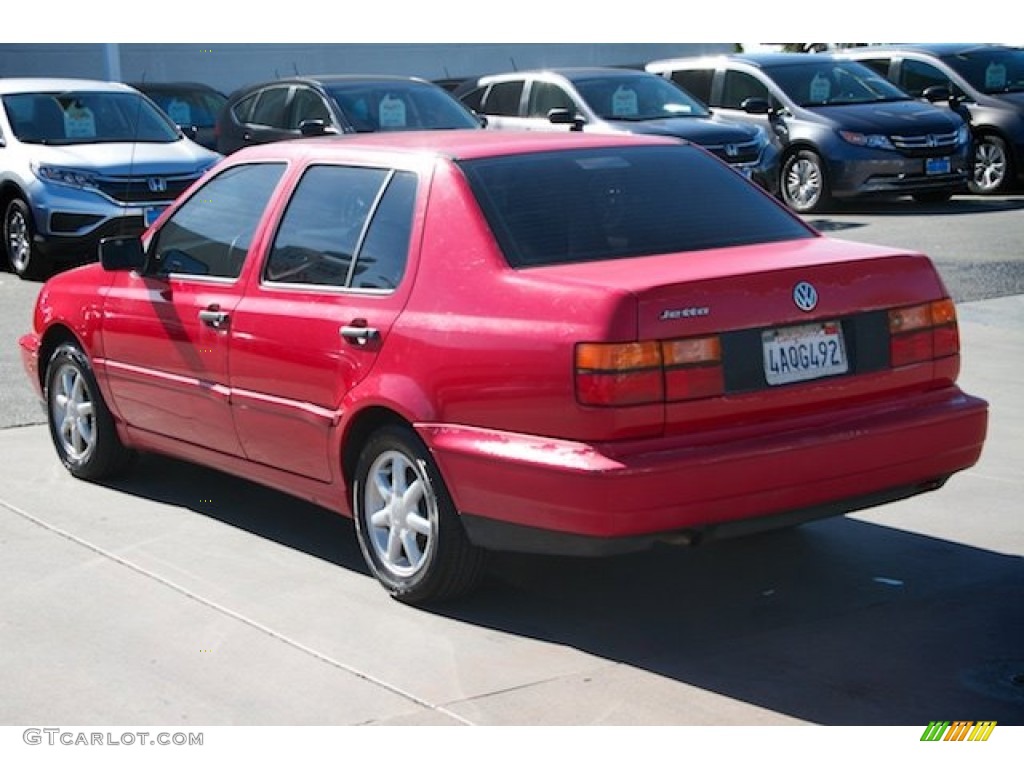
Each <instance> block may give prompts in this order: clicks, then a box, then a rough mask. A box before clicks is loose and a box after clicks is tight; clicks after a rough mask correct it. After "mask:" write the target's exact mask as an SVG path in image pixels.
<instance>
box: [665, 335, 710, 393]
mask: <svg viewBox="0 0 1024 768" xmlns="http://www.w3.org/2000/svg"><path fill="white" fill-rule="evenodd" d="M661 353H662V359H663V360H664V365H665V399H666V400H669V401H676V400H694V399H697V398H701V397H714V396H715V395H720V394H722V392H723V391H724V389H725V378H724V376H723V373H722V344H721V342H720V341H719V339H718V337H717V336H707V337H704V338H700V339H673V340H672V341H663V342H662V343H661Z"/></svg>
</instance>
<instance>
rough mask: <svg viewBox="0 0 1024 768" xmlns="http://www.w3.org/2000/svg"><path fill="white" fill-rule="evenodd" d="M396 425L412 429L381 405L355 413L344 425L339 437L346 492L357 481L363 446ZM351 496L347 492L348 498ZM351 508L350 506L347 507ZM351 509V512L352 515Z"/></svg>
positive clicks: (409, 424)
mask: <svg viewBox="0 0 1024 768" xmlns="http://www.w3.org/2000/svg"><path fill="white" fill-rule="evenodd" d="M390 425H396V426H403V427H408V428H410V429H412V423H411V422H410V421H409V420H408V419H407V418H405V417H403V416H402V415H401V414H399V413H398V412H397V411H394V410H392V409H391V408H387V407H385V406H381V405H372V406H368V407H365V408H362V409H360V410H359V411H358V412H355V413H353V414H352V415H351V416H350V417H349V418H348V420H347V421H346V422H345V423H344V425H343V428H342V429H341V431H340V433H339V436H340V439H341V445H340V456H341V473H342V477H343V478H344V481H345V488H346V491H350V490H351V488H352V485H353V483H354V481H355V476H356V467H357V465H358V464H359V456H360V454H361V453H362V451H363V446H365V445H366V441H367V440H369V439H370V436H371V435H372V434H373V433H374V432H376V431H378V430H379V429H382V428H384V427H386V426H390ZM348 495H349V494H348V493H347V492H346V497H347V496H348ZM346 506H350V505H346ZM351 511H352V510H351V508H349V512H350V513H351Z"/></svg>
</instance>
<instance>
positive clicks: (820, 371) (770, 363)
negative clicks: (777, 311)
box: [761, 321, 850, 386]
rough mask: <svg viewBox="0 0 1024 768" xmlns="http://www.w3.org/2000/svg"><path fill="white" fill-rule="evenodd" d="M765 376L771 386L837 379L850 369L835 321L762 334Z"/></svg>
mask: <svg viewBox="0 0 1024 768" xmlns="http://www.w3.org/2000/svg"><path fill="white" fill-rule="evenodd" d="M761 342H762V345H763V348H764V377H765V380H766V381H767V382H768V383H769V384H770V385H772V386H776V385H778V384H792V383H793V382H797V381H808V380H810V379H818V378H821V377H823V376H836V375H838V374H841V373H846V372H847V371H848V370H850V364H849V361H848V360H847V357H846V345H845V344H844V343H843V329H842V326H841V325H840V324H839V323H838V322H836V321H830V322H824V323H811V324H809V325H799V326H793V327H790V328H772V329H770V330H767V331H763V332H762V334H761Z"/></svg>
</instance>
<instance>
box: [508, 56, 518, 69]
mask: <svg viewBox="0 0 1024 768" xmlns="http://www.w3.org/2000/svg"><path fill="white" fill-rule="evenodd" d="M508 60H509V61H511V62H512V71H513V72H518V71H519V67H517V66H516V57H515V56H509V57H508Z"/></svg>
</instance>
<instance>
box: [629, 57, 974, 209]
mask: <svg viewBox="0 0 1024 768" xmlns="http://www.w3.org/2000/svg"><path fill="white" fill-rule="evenodd" d="M647 70H648V71H649V72H654V73H656V74H659V75H661V76H663V77H666V78H669V79H671V80H673V81H675V82H676V83H678V84H679V85H681V86H682V87H683V88H685V89H686V90H688V91H689V92H690V93H693V94H694V95H695V96H697V97H698V98H700V99H702V100H703V101H705V102H706V103H707V104H709V105H710V106H711V107H713V108H714V109H715V112H716V113H717V114H719V115H722V116H723V117H727V118H729V119H732V120H744V121H746V122H750V123H754V124H756V125H761V126H762V127H764V128H766V129H768V130H769V132H770V134H771V135H772V136H773V137H774V139H775V140H776V141H777V142H778V144H779V146H780V148H781V151H782V166H781V174H780V180H779V192H780V195H781V196H782V199H783V200H784V201H785V202H786V204H787V205H789V207H790V208H792V209H794V210H796V211H798V212H801V213H806V212H810V211H815V210H819V209H821V208H823V207H825V206H826V205H827V204H828V202H829V200H830V199H831V198H833V197H835V198H841V197H846V198H848V197H855V196H860V195H873V194H889V195H903V194H907V195H912V196H913V197H914V199H916V200H919V201H923V202H924V201H927V202H937V201H941V200H946V199H948V198H949V197H951V196H952V195H953V194H954V193H956V192H958V191H961V190H965V189H966V186H967V181H968V177H969V171H970V162H971V161H970V157H971V144H970V131H969V130H968V127H967V124H966V123H965V122H964V120H963V119H962V118H961V117H960V116H959V115H957V114H956V113H954V112H953V111H952V110H949V109H945V108H940V107H936V106H934V105H932V104H928V103H925V102H921V101H918V100H916V99H914V98H912V97H911V96H910V95H908V94H907V93H905V92H904V91H902V90H900V89H899V88H897V87H896V86H895V85H893V84H892V83H890V82H888V81H887V80H885V79H884V78H882V77H880V76H879V75H878V74H877V73H876V72H875V71H874V70H872V69H870V68H868V67H866V66H864V65H863V64H859V63H857V62H855V61H850V60H848V59H842V58H839V57H836V56H830V55H825V54H801V53H794V54H785V53H776V54H736V55H729V56H716V57H702V58H686V59H672V60H665V61H656V62H652V63H650V64H648V65H647Z"/></svg>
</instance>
